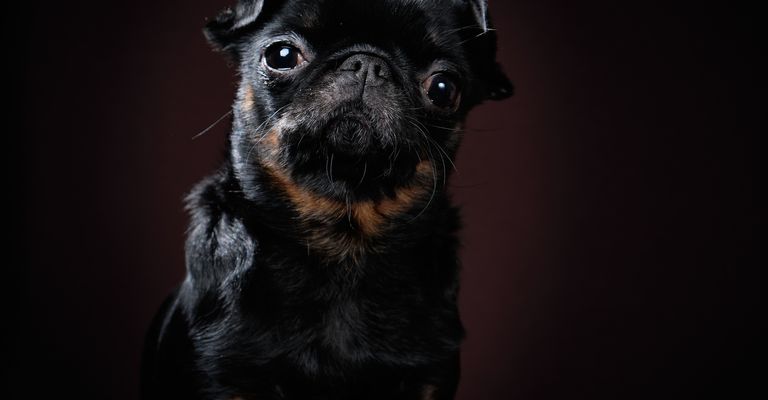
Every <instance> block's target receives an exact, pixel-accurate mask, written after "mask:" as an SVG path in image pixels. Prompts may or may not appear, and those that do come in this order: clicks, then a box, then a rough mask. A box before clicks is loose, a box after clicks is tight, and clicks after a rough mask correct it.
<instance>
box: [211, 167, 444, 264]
mask: <svg viewBox="0 0 768 400" xmlns="http://www.w3.org/2000/svg"><path fill="white" fill-rule="evenodd" d="M231 168H232V167H230V169H231ZM432 168H433V166H432V165H431V163H430V162H429V161H424V162H422V163H421V164H419V166H418V169H417V172H416V175H415V177H414V180H413V181H412V182H411V183H410V184H409V185H405V186H402V187H399V188H396V189H395V190H393V193H392V194H391V195H389V196H387V195H382V196H381V197H379V198H377V199H371V198H366V199H355V198H354V196H349V197H347V198H345V199H339V198H333V197H329V196H327V195H324V194H320V193H316V192H313V191H312V190H311V189H309V188H306V187H303V186H302V185H300V184H297V183H296V182H295V181H294V180H292V179H291V178H290V177H289V176H288V175H287V174H285V173H283V172H282V171H280V170H278V169H275V168H273V167H272V166H270V165H261V168H260V169H259V171H258V173H257V174H255V175H254V176H253V178H254V181H255V183H254V182H251V183H250V184H248V185H243V184H242V179H243V176H237V175H238V174H236V173H234V171H232V170H230V171H229V173H227V174H226V175H228V177H227V181H228V183H227V184H226V187H228V188H229V189H227V190H226V192H227V193H226V195H227V197H230V199H229V201H230V202H231V201H232V199H231V197H233V196H234V197H237V199H236V200H237V201H236V203H237V204H240V206H239V207H237V209H236V210H232V212H234V213H237V214H241V215H240V216H241V217H243V218H244V219H245V220H247V221H249V223H251V224H254V225H257V226H260V227H261V228H260V229H264V230H268V231H270V234H275V235H280V236H282V237H284V238H288V239H289V240H292V241H293V242H294V243H295V244H297V245H301V246H302V247H306V249H307V252H308V253H311V254H316V255H317V256H318V257H320V258H322V259H324V260H325V261H326V262H328V263H343V264H356V263H359V262H360V261H361V260H362V259H364V258H365V256H366V255H369V254H386V253H389V252H393V251H396V250H397V249H396V248H395V247H393V245H392V243H393V242H402V241H403V238H404V237H406V236H407V237H408V238H409V239H408V240H414V239H417V238H418V237H426V236H428V235H429V233H428V232H430V231H431V228H430V225H432V224H434V223H435V220H436V219H440V218H441V215H442V214H444V213H445V209H446V208H448V207H450V206H449V202H448V200H447V196H445V193H444V191H443V188H442V182H435V178H434V176H435V175H434V174H433V170H432ZM244 186H245V187H244ZM441 210H442V211H441Z"/></svg>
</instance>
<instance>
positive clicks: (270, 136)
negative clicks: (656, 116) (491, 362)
mask: <svg viewBox="0 0 768 400" xmlns="http://www.w3.org/2000/svg"><path fill="white" fill-rule="evenodd" d="M204 32H205V35H206V37H207V39H208V40H209V42H210V43H211V44H212V45H213V47H214V48H215V49H216V50H218V51H220V52H223V53H225V54H226V55H227V56H228V57H229V59H230V60H231V62H233V63H234V64H236V65H237V66H238V67H239V76H240V84H239V88H238V91H237V96H236V100H235V103H234V105H233V111H232V112H233V118H232V130H231V134H230V136H229V140H228V149H229V150H228V154H227V157H226V160H225V162H224V164H223V166H222V167H221V169H220V170H218V172H216V173H214V174H213V175H212V176H210V177H209V178H207V179H205V180H204V181H203V182H201V183H200V184H199V185H198V186H196V188H195V189H193V191H192V192H191V194H190V195H189V196H188V199H187V209H188V211H189V213H190V218H191V223H190V227H189V230H188V238H187V241H186V265H187V276H186V279H185V280H184V281H183V283H182V284H181V285H180V286H179V288H178V289H177V290H176V291H175V292H174V293H173V294H172V295H171V296H170V297H169V299H168V300H166V302H165V303H164V305H163V306H162V308H161V310H160V311H159V313H158V315H157V316H156V317H155V320H154V322H153V324H152V326H151V328H150V330H149V333H148V335H147V340H146V344H145V350H144V357H143V365H142V396H143V398H144V399H216V400H219V399H220V400H262V399H334V400H348V399H349V400H351V399H356V400H360V399H363V400H375V399H387V400H393V399H414V400H415V399H431V400H438V399H439V400H445V399H453V398H454V396H455V392H456V389H457V385H458V381H459V348H460V344H461V341H462V339H463V337H464V329H463V327H462V324H461V321H460V318H459V313H458V307H457V292H458V271H459V261H458V259H457V247H458V245H459V242H458V239H457V231H458V229H459V228H460V219H459V215H458V210H457V209H456V208H455V207H454V206H452V204H451V202H450V199H449V196H448V194H447V193H446V191H445V189H446V181H447V180H448V178H449V176H450V171H451V169H452V160H453V158H454V156H455V154H456V150H457V147H458V146H459V142H460V138H461V134H462V130H463V123H464V120H465V118H466V116H467V113H468V112H469V111H470V110H471V109H472V108H473V107H475V106H476V105H478V104H480V103H482V102H483V101H486V100H501V99H504V98H506V97H509V96H510V95H511V94H512V90H513V88H512V85H511V83H510V81H509V79H508V78H507V77H506V75H505V74H504V73H503V72H502V69H501V67H500V66H499V64H498V63H497V61H496V40H497V39H496V34H495V31H494V30H493V29H492V28H491V26H490V22H489V19H488V15H487V4H486V1H481V0H366V1H360V0H284V1H278V0H240V1H239V2H238V3H237V4H236V5H235V6H234V8H231V9H227V10H225V11H223V12H222V13H220V14H219V15H218V16H217V17H215V18H214V19H212V20H210V21H209V22H208V23H207V25H206V28H205V30H204Z"/></svg>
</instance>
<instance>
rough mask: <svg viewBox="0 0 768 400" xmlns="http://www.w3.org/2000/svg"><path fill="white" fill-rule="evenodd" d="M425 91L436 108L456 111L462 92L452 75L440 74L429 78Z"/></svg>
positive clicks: (426, 81)
mask: <svg viewBox="0 0 768 400" xmlns="http://www.w3.org/2000/svg"><path fill="white" fill-rule="evenodd" d="M423 86H424V91H425V93H426V94H427V97H428V98H429V100H430V101H431V102H432V104H434V105H435V106H437V107H439V108H443V109H451V110H453V109H456V107H457V106H458V104H459V97H460V96H461V90H460V89H459V86H458V85H457V84H456V82H455V80H454V78H453V77H451V76H450V75H448V74H446V73H443V72H438V73H436V74H433V75H432V76H430V77H429V78H427V79H426V80H425V81H424V83H423Z"/></svg>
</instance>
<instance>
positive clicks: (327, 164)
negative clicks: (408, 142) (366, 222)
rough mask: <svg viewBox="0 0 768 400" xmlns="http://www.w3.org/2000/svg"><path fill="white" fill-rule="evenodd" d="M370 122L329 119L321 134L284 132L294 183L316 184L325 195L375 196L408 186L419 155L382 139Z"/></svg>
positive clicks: (357, 119) (316, 188) (414, 171)
mask: <svg viewBox="0 0 768 400" xmlns="http://www.w3.org/2000/svg"><path fill="white" fill-rule="evenodd" d="M382 133H383V132H380V131H377V130H376V127H375V126H373V125H372V124H371V123H370V122H369V121H365V120H363V119H359V118H334V119H331V120H330V121H329V122H328V123H327V124H325V127H324V129H322V131H321V133H320V134H316V135H296V134H294V135H289V136H291V137H293V138H294V139H289V143H288V150H289V151H288V153H287V155H288V160H287V161H288V164H289V165H290V169H291V174H292V175H293V176H294V178H295V179H297V180H298V181H305V182H315V183H316V184H315V185H313V186H314V187H315V190H318V191H322V192H325V193H324V194H326V195H329V196H347V195H349V194H353V195H355V196H356V197H361V198H376V197H380V196H382V195H385V196H386V195H388V194H391V193H394V191H395V190H397V189H398V188H399V187H403V186H407V185H408V184H409V183H410V182H411V181H412V180H413V177H414V175H415V173H416V166H417V164H418V161H419V159H418V155H417V154H416V153H414V152H412V151H409V150H408V148H407V147H406V148H404V149H401V148H399V147H397V145H394V144H388V143H386V142H385V141H383V140H381V138H382V136H386V135H383V134H382Z"/></svg>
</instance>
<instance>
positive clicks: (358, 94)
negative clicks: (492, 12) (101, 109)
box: [205, 0, 512, 202]
mask: <svg viewBox="0 0 768 400" xmlns="http://www.w3.org/2000/svg"><path fill="white" fill-rule="evenodd" d="M205 33H206V36H207V38H208V39H209V41H210V42H211V43H212V44H213V45H214V46H215V47H216V48H217V49H218V50H221V51H223V52H226V53H227V54H228V55H229V56H230V57H231V59H232V60H234V61H235V62H237V63H238V65H239V71H240V77H241V83H240V88H239V91H238V98H237V103H236V104H235V107H234V112H235V119H234V121H235V122H234V129H233V134H232V137H231V138H230V140H231V146H232V158H233V160H232V162H233V165H234V168H235V170H236V172H237V176H238V179H239V180H240V181H241V184H243V185H244V187H246V188H247V187H248V186H249V185H251V184H253V182H252V181H255V180H257V179H258V178H259V177H262V178H263V175H264V171H267V172H268V174H269V175H271V176H272V177H273V178H274V177H277V178H275V179H277V180H278V181H283V183H286V182H290V184H291V185H292V186H298V187H301V188H303V190H307V191H309V192H311V193H313V195H316V196H320V197H322V198H325V199H336V200H340V199H344V200H346V201H347V202H348V201H350V197H351V198H353V199H355V200H359V199H368V200H371V199H373V200H375V199H382V198H387V197H390V198H391V197H392V196H394V195H395V193H396V191H397V190H398V188H403V187H411V186H413V185H416V186H418V185H424V186H428V187H429V188H430V189H433V187H435V186H436V185H438V182H442V181H444V179H445V175H446V174H447V173H446V171H448V170H450V168H451V161H450V158H452V157H453V155H454V152H455V150H456V147H457V146H458V143H459V134H460V131H461V129H462V121H463V120H464V118H465V116H466V115H467V112H468V111H469V110H470V109H471V108H472V107H473V106H475V105H477V104H479V103H480V102H482V101H484V100H486V99H502V98H505V97H508V96H509V95H511V93H512V86H511V84H510V83H509V81H508V79H507V78H506V77H505V76H504V74H503V73H502V72H501V69H500V68H499V66H498V64H497V63H496V60H495V53H496V35H495V33H494V30H493V29H492V28H490V26H489V21H488V17H487V14H486V1H484V0H365V1H360V0H283V1H280V0H240V1H239V2H238V4H237V5H236V6H235V7H234V8H232V9H228V10H225V11H224V12H222V13H221V14H220V15H219V16H217V17H216V18H215V19H213V20H212V21H210V22H209V23H208V25H207V27H206V30H205ZM286 184H287V183H286Z"/></svg>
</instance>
